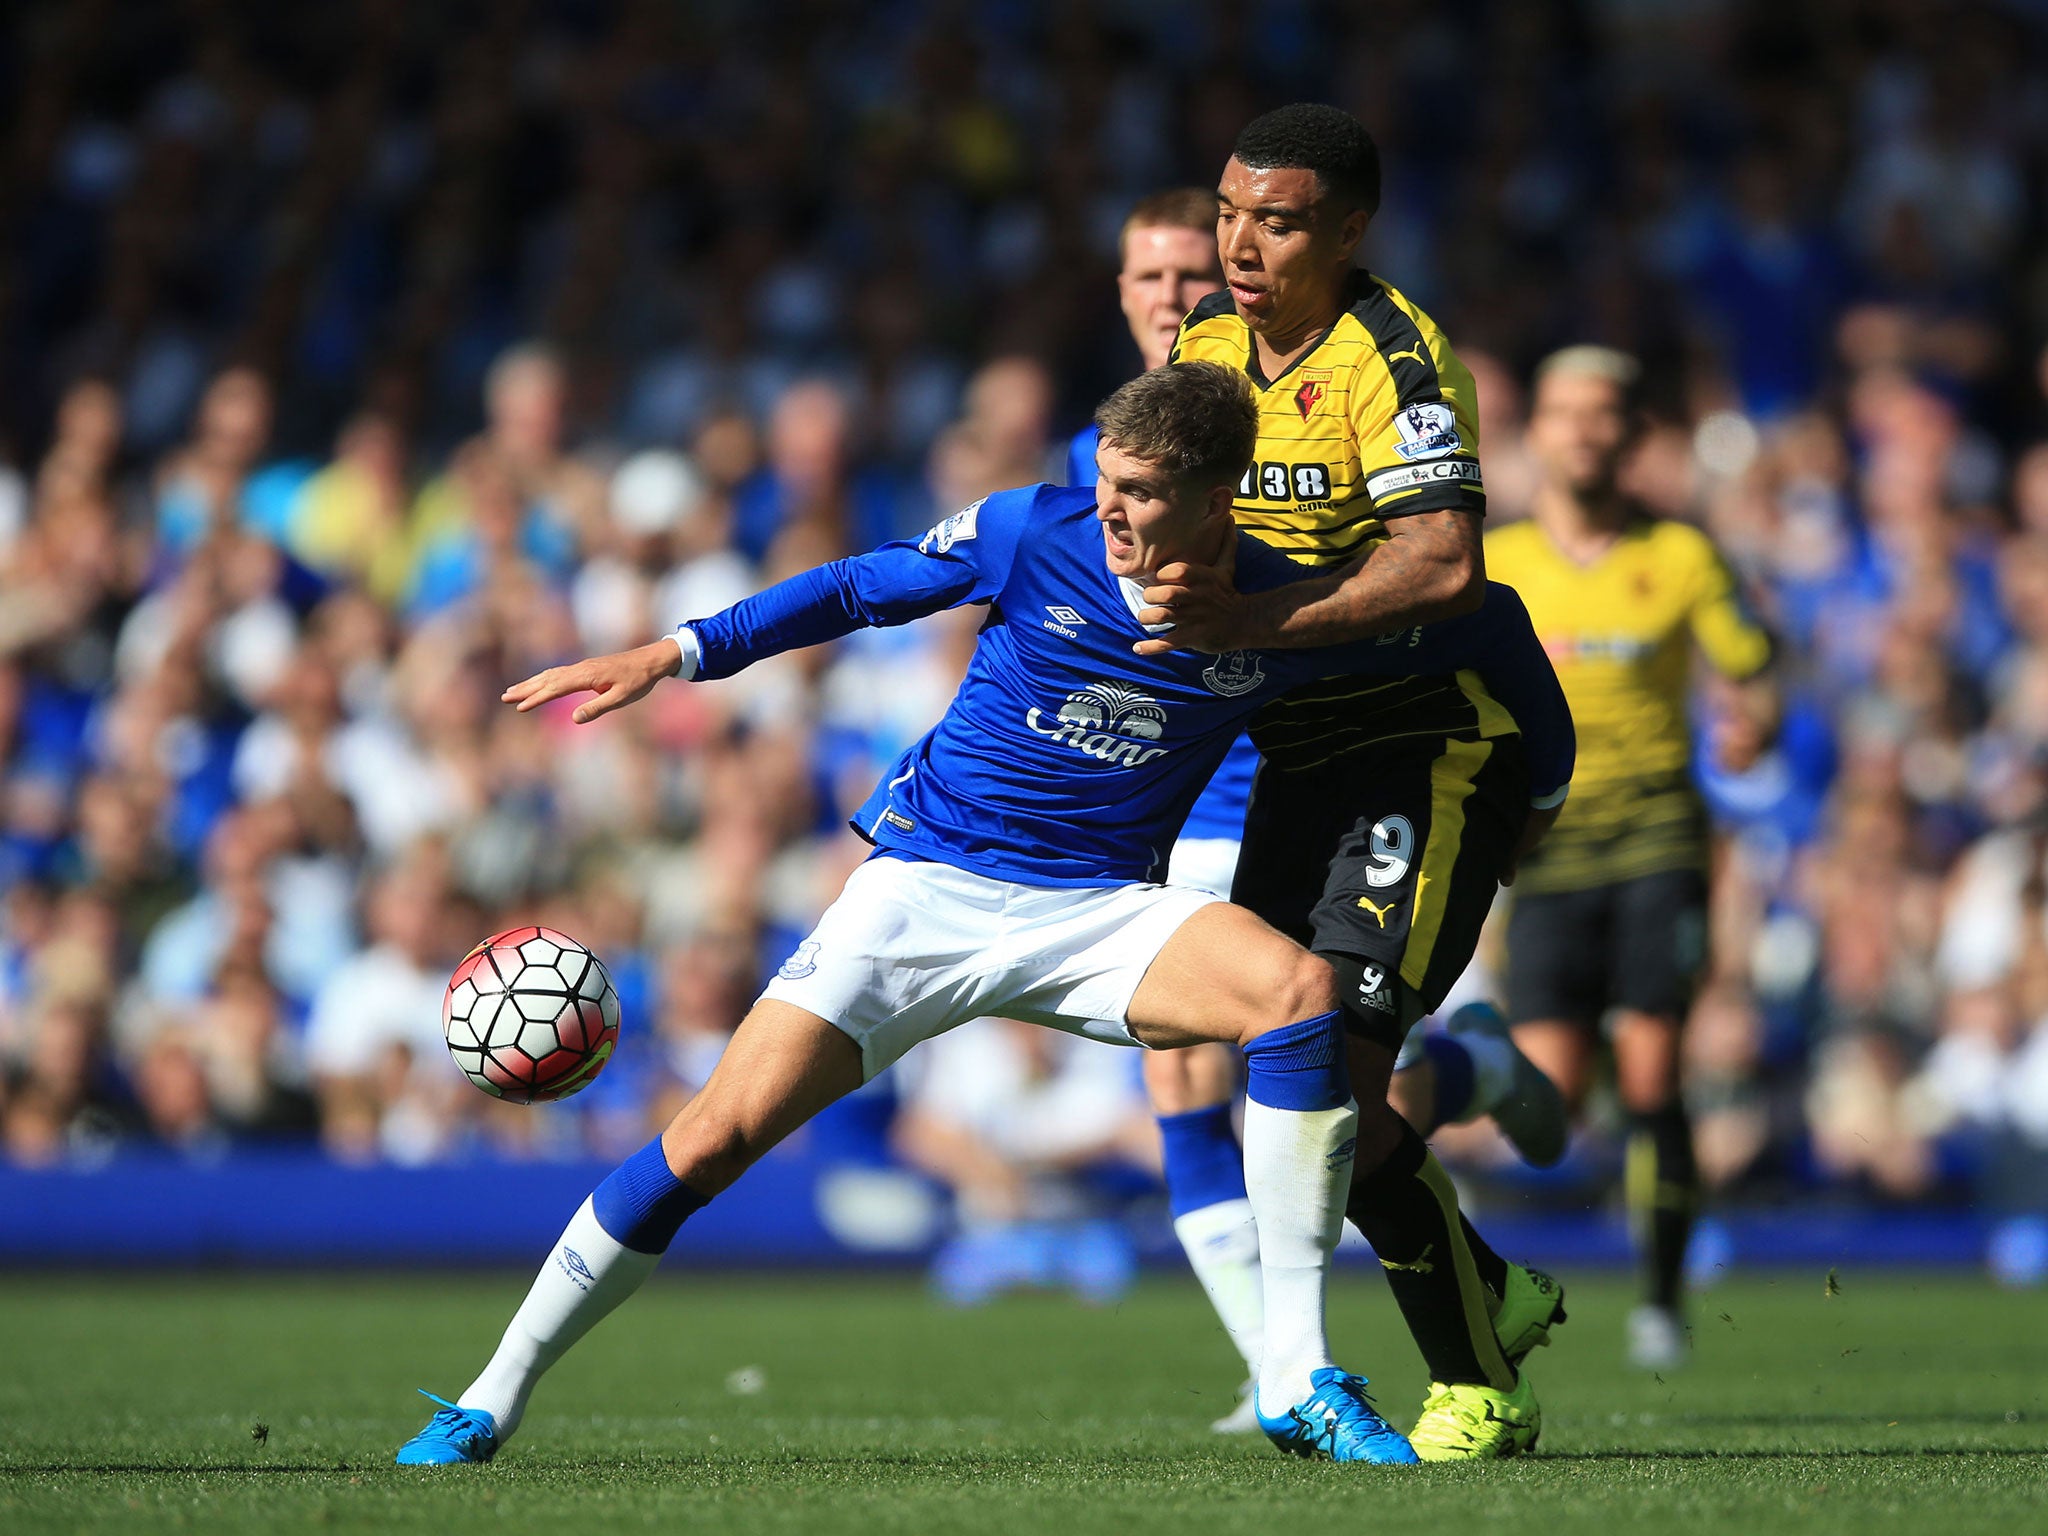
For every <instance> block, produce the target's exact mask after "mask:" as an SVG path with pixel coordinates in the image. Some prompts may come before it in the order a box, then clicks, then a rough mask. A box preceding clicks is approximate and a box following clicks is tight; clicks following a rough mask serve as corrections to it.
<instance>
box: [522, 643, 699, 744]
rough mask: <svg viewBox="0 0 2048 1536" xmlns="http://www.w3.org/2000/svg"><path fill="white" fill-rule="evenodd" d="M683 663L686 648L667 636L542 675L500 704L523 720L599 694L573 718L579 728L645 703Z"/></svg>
mask: <svg viewBox="0 0 2048 1536" xmlns="http://www.w3.org/2000/svg"><path fill="white" fill-rule="evenodd" d="M682 661H683V653H682V650H681V648H680V647H679V646H678V645H677V643H676V642H675V641H674V640H673V639H670V638H668V637H667V636H664V637H663V638H661V639H659V640H656V641H655V642H654V643H653V644H652V645H642V646H636V647H635V648H634V649H632V650H630V651H618V652H616V653H614V654H613V655H610V656H592V657H590V658H588V659H587V660H584V661H577V662H571V663H570V664H569V665H568V666H566V667H549V668H548V669H547V670H546V671H545V672H536V673H534V674H533V676H531V677H529V678H527V679H526V680H525V681H523V682H517V683H514V684H513V685H512V686H511V687H510V688H507V689H506V690H505V691H504V692H503V693H502V694H500V695H499V696H498V697H499V702H501V703H504V704H510V705H512V706H513V707H514V708H515V709H517V710H518V711H519V712H520V713H521V714H522V715H523V714H525V713H526V712H527V711H529V710H534V709H538V708H540V706H541V705H543V704H546V703H549V702H550V701H552V700H555V699H565V698H567V697H569V695H571V694H573V693H594V694H596V695H597V697H596V698H594V699H587V700H585V701H584V702H583V703H581V704H578V705H577V706H576V710H575V713H574V714H573V715H571V716H570V718H571V719H572V720H574V721H575V722H576V723H577V724H578V725H588V724H589V723H590V722H591V721H593V720H595V719H596V718H597V717H598V716H599V715H608V714H610V713H611V712H612V711H613V710H615V709H623V708H624V707H625V706H626V705H628V704H632V703H635V702H637V701H638V700H640V699H644V698H645V697H646V696H647V693H648V690H650V689H651V688H653V687H654V685H655V684H656V683H658V682H660V681H661V680H662V679H663V678H664V677H674V676H675V675H676V671H677V669H678V668H679V667H680V666H681V665H682Z"/></svg>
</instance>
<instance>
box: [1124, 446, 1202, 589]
mask: <svg viewBox="0 0 2048 1536" xmlns="http://www.w3.org/2000/svg"><path fill="white" fill-rule="evenodd" d="M1095 518H1096V521H1097V522H1099V523H1101V524H1102V548H1103V553H1104V555H1105V556H1106V557H1107V559H1108V561H1109V569H1110V571H1111V573H1112V574H1114V575H1117V576H1133V577H1139V576H1151V575H1153V574H1154V573H1155V572H1157V571H1158V569H1159V568H1160V567H1161V566H1162V565H1171V564H1172V563H1173V562H1174V561H1176V560H1200V561H1204V562H1208V561H1212V560H1214V559H1215V558H1216V557H1217V554H1218V551H1217V550H1216V549H1215V548H1212V547H1211V546H1212V545H1213V544H1215V543H1217V542H1218V541H1219V540H1220V538H1221V536H1222V533H1221V530H1223V529H1225V528H1230V527H1234V526H1235V524H1234V523H1233V522H1232V520H1231V516H1230V487H1229V486H1222V487H1218V488H1216V489H1215V490H1209V491H1204V490H1197V489H1194V488H1191V487H1189V486H1188V485H1186V484H1185V483H1183V482H1181V481H1178V480H1176V479H1174V477H1173V476H1172V475H1170V474H1168V473H1167V472H1166V471H1165V470H1164V469H1162V468H1161V467H1160V466H1159V465H1157V464H1154V463H1152V462H1151V461H1149V460H1147V459H1140V458H1134V457H1133V456H1132V455H1130V454H1128V453H1125V452H1123V451H1122V450H1121V449H1119V448H1118V447H1117V446H1116V444H1115V443H1112V442H1109V441H1108V440H1107V439H1105V440H1104V441H1103V442H1102V443H1101V445H1100V446H1098V447H1097V448H1096V450H1095Z"/></svg>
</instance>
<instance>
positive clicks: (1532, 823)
mask: <svg viewBox="0 0 2048 1536" xmlns="http://www.w3.org/2000/svg"><path fill="white" fill-rule="evenodd" d="M1563 810H1564V802H1563V801H1561V800H1560V801H1559V802H1558V803H1557V804H1556V805H1553V806H1551V807H1550V809H1548V810H1545V811H1538V810H1531V811H1530V812H1529V819H1528V820H1527V821H1525V822H1523V823H1522V835H1521V836H1520V837H1519V838H1517V839H1516V840H1515V851H1514V852H1513V853H1512V854H1510V855H1509V856H1508V867H1507V869H1506V871H1505V872H1504V873H1503V874H1502V875H1501V877H1500V883H1501V884H1502V885H1513V884H1514V883H1515V876H1516V875H1518V874H1520V873H1521V872H1522V860H1524V859H1526V858H1527V857H1528V856H1529V855H1530V853H1532V852H1533V851H1534V850H1535V847H1536V845H1537V844H1538V843H1540V842H1542V841H1543V836H1544V834H1545V833H1547V832H1548V831H1549V830H1550V829H1551V828H1552V827H1554V826H1556V825H1557V818H1558V815H1559V813H1560V812H1562V811H1563Z"/></svg>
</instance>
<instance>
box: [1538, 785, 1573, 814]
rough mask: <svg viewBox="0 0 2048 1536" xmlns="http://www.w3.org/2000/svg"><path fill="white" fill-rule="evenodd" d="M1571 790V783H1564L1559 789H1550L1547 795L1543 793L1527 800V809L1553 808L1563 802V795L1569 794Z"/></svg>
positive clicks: (1545, 809)
mask: <svg viewBox="0 0 2048 1536" xmlns="http://www.w3.org/2000/svg"><path fill="white" fill-rule="evenodd" d="M1571 792H1572V787H1571V785H1569V784H1566V785H1564V786H1563V787H1562V788H1560V789H1554V790H1552V791H1551V792H1550V793H1549V794H1547V795H1543V796H1541V797H1539V798H1536V799H1532V800H1531V801H1530V802H1529V809H1530V810H1532V811H1549V810H1555V809H1556V808H1557V807H1558V806H1560V805H1563V804H1564V797H1565V796H1566V795H1569V794H1570V793H1571Z"/></svg>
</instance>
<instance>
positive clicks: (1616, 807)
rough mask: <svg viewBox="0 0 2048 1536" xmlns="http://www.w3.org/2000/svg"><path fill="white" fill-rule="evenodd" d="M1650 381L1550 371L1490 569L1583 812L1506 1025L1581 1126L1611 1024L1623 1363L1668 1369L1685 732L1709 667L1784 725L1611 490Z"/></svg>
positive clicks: (1691, 958)
mask: <svg viewBox="0 0 2048 1536" xmlns="http://www.w3.org/2000/svg"><path fill="white" fill-rule="evenodd" d="M1635 380H1636V364H1635V362H1634V360H1633V359H1631V358H1629V357H1627V356H1626V355H1624V354H1622V353H1619V352H1615V351H1611V350H1609V349H1607V348H1604V347H1584V346H1582V347H1568V348H1566V349H1565V350H1564V351H1562V352H1558V353H1556V354H1554V355H1553V356H1551V357H1550V358H1548V359H1546V360H1545V361H1544V362H1543V364H1542V365H1541V366H1540V367H1539V368H1538V369H1537V373H1536V384H1535V390H1534V394H1533V398H1532V401H1531V412H1530V419H1529V431H1528V445H1529V450H1530V454H1531V456H1532V457H1533V458H1534V459H1535V461H1536V465H1537V472H1538V476H1539V482H1538V488H1537V492H1536V498H1535V502H1534V506H1533V511H1534V515H1533V516H1532V517H1530V518H1529V519H1528V520H1527V521H1525V522H1521V523H1516V524H1512V525H1510V526H1508V527H1505V528H1497V529H1495V530H1493V531H1492V532H1491V533H1489V534H1488V535H1487V538H1486V563H1487V567H1488V570H1489V573H1490V574H1491V575H1492V577H1493V579H1494V580H1496V581H1504V582H1506V583H1508V584H1509V585H1510V586H1513V587H1514V588H1515V589H1516V590H1517V591H1519V592H1520V593H1521V595H1522V600H1523V602H1525V603H1527V604H1528V606H1529V615H1530V617H1531V618H1532V619H1533V620H1534V621H1535V625H1536V633H1537V634H1538V636H1540V637H1541V638H1542V640H1543V644H1544V648H1545V649H1546V650H1547V651H1549V653H1550V659H1551V664H1552V665H1553V666H1555V667H1556V668H1557V675H1558V679H1559V681H1561V682H1562V683H1563V684H1564V690H1565V696H1566V697H1567V698H1568V699H1569V700H1570V701H1571V706H1572V718H1573V721H1574V723H1575V724H1576V726H1577V728H1578V733H1579V766H1578V772H1577V775H1576V777H1575V778H1574V780H1573V785H1572V796H1571V800H1570V803H1569V804H1567V805H1566V807H1565V809H1564V812H1563V814H1562V815H1561V816H1560V817H1559V818H1558V821H1557V825H1556V826H1555V828H1553V829H1552V831H1551V833H1550V835H1549V836H1548V837H1547V838H1546V839H1545V840H1544V842H1543V845H1542V846H1541V847H1540V848H1538V849H1536V850H1535V851H1534V852H1533V853H1531V854H1530V855H1529V856H1528V857H1527V858H1526V859H1524V860H1523V862H1522V866H1521V875H1520V879H1519V880H1518V882H1517V884H1516V891H1515V903H1514V908H1513V911H1512V913H1511V914H1510V916H1509V919H1508V965H1507V1002H1508V1016H1509V1018H1510V1019H1511V1020H1512V1021H1513V1022H1514V1026H1515V1038H1516V1042H1517V1043H1518V1044H1519V1045H1520V1046H1521V1047H1522V1049H1523V1050H1524V1051H1525V1052H1527V1054H1528V1055H1529V1056H1530V1057H1531V1058H1532V1059H1533V1060H1535V1061H1536V1062H1537V1064H1538V1065H1539V1066H1541V1067H1543V1068H1544V1070H1545V1071H1546V1072H1547V1073H1548V1074H1549V1075H1550V1077H1551V1078H1552V1080H1553V1081H1554V1082H1556V1083H1557V1085H1558V1087H1559V1088H1560V1089H1561V1090H1562V1091H1563V1093H1564V1095H1565V1099H1566V1102H1567V1103H1568V1104H1570V1105H1572V1106H1574V1107H1576V1106H1577V1105H1578V1104H1579V1103H1580V1102H1581V1100H1582V1099H1583V1098H1584V1095H1585V1092H1586V1087H1587V1081H1588V1077H1589V1075H1590V1069H1591V1066H1592V1060H1593V1055H1594V1051H1595V1049H1596V1047H1597V1045H1598V1030H1599V1027H1600V1024H1601V1021H1602V1020H1603V1019H1607V1020H1609V1021H1610V1028H1611V1033H1612V1040H1613V1051H1614V1069H1615V1087H1616V1090H1617V1091H1618V1093H1619V1095H1620V1097H1621V1101H1622V1105H1623V1107H1624V1108H1625V1109H1626V1110H1627V1112H1628V1116H1629V1121H1630V1134H1629V1145H1628V1173H1627V1190H1628V1200H1629V1207H1630V1214H1631V1216H1632V1218H1633V1221H1634V1225H1635V1229H1636V1240H1637V1244H1638V1247H1639V1249H1640V1250H1641V1254H1642V1259H1643V1271H1644V1285H1645V1295H1644V1299H1643V1302H1642V1305H1640V1306H1639V1307H1637V1308H1636V1310H1635V1311H1634V1312H1633V1313H1632V1314H1631V1315H1630V1318H1629V1354H1630V1357H1631V1359H1633V1360H1634V1362H1635V1363H1636V1364H1637V1365H1640V1366H1643V1367H1645V1368H1648V1369H1659V1370H1661V1369H1668V1368H1669V1367H1671V1366H1674V1365H1676V1364H1678V1363H1680V1362H1681V1361H1682V1360H1683V1359H1684V1358H1685V1355H1686V1334H1685V1328H1684V1322H1683V1318H1682V1315H1681V1311H1680V1305H1679V1301H1680V1288H1681V1286H1680V1282H1681V1277H1682V1273H1683V1267H1684V1262H1685V1245H1686V1240H1687V1238H1688V1236H1689V1235H1690V1233H1691V1229H1692V1221H1693V1212H1694V1209H1695V1207H1696V1205H1697V1203H1698V1184H1699V1180H1698V1175H1697V1172H1696V1170H1695V1167H1694V1162H1693V1152H1692V1132H1691V1128H1690V1126H1689V1125H1688V1123H1687V1121H1686V1117H1685V1109H1684V1105H1683V1104H1682V1103H1681V1101H1680V1097H1679V1065H1680V1058H1679V1034H1680V1028H1681V1026H1682V1024H1683V1022H1684V1019H1685V1015H1686V1012H1687V1010H1688V1008H1689V1007H1690V1005H1691V997H1692V987H1693V983H1694V980H1695V977H1696V975H1697V973H1698V972H1699V970H1700V968H1701V966H1702V964H1703V962H1704V961H1705V958H1706V928H1707V921H1706V896H1707V851H1708V848H1707V835H1708V834H1707V818H1706V812H1705V808H1704V807H1703V805H1702V804H1701V801H1700V797H1699V794H1698V791H1697V790H1696V789H1695V788H1694V787H1693V782H1692V776H1691V733H1690V730H1689V727H1688V721H1687V714H1686V704H1687V697H1688V693H1689V691H1690V690H1689V682H1690V677H1691V671H1692V663H1693V656H1694V653H1695V651H1697V653H1698V654H1699V655H1700V656H1702V657H1704V658H1705V660H1706V662H1707V663H1708V664H1709V665H1710V666H1712V667H1713V668H1714V669H1715V670H1716V671H1717V672H1719V673H1721V674H1722V675H1723V676H1725V677H1728V678H1731V679H1735V680H1738V681H1743V682H1745V683H1747V684H1748V686H1746V687H1745V688H1744V689H1743V690H1741V692H1740V697H1741V698H1742V700H1743V703H1744V706H1745V707H1747V708H1749V709H1751V710H1753V711H1755V712H1757V713H1758V714H1760V715H1765V716H1768V715H1770V714H1771V713H1773V712H1774V702H1775V701H1774V699H1773V697H1772V695H1771V690H1770V688H1769V685H1768V684H1767V683H1765V682H1764V681H1762V679H1763V675H1764V673H1765V671H1766V669H1767V667H1768V666H1769V663H1770V659H1771V642H1770V637H1769V636H1768V635H1767V634H1766V633H1765V631H1764V630H1763V629H1762V628H1761V627H1760V626H1759V625H1758V624H1757V623H1756V621H1755V620H1754V619H1752V618H1751V617H1750V616H1749V614H1748V613H1747V611H1746V610H1745V609H1744V607H1743V605H1742V602H1741V599H1740V595H1739V592H1738V589H1737V585H1736V581H1735V577H1734V574H1733V573H1732V572H1731V571H1730V570H1729V569H1728V565H1727V563H1726V562H1725V561H1724V560H1723V559H1722V558H1721V555H1720V553H1719V551H1717V550H1716V549H1715V548H1714V545H1713V543H1712V541H1710V540H1709V539H1708V538H1707V536H1706V535H1705V534H1704V533H1702V532H1700V530H1699V529H1697V528H1694V527H1692V526H1691V525H1690V524H1687V523H1679V522H1672V521H1668V520H1666V519H1661V518H1656V517H1652V516H1650V515H1649V514H1648V513H1646V512H1645V511H1644V510H1643V509H1642V508H1641V507H1640V506H1638V505H1636V504H1635V503H1634V502H1632V501H1631V500H1629V499H1628V497H1626V496H1625V495H1623V494H1622V492H1621V491H1620V489H1619V488H1618V487H1617V485H1616V483H1615V476H1616V471H1617V469H1618V468H1619V466H1620V463H1621V459H1622V455H1623V454H1624V452H1625V451H1626V450H1627V448H1628V446H1629V442H1630V438H1631V436H1632V415H1633V413H1632V410H1631V396H1632V392H1633V389H1634V385H1635ZM1726 766H1728V767H1731V768H1734V767H1741V766H1744V765H1743V764H1740V763H1734V762H1731V763H1728V764H1726Z"/></svg>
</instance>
